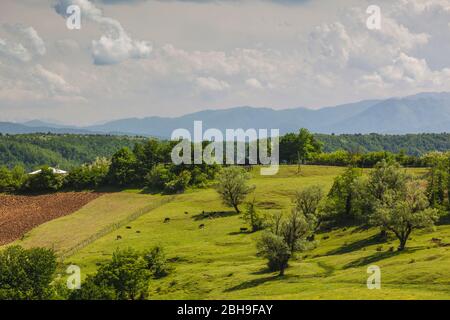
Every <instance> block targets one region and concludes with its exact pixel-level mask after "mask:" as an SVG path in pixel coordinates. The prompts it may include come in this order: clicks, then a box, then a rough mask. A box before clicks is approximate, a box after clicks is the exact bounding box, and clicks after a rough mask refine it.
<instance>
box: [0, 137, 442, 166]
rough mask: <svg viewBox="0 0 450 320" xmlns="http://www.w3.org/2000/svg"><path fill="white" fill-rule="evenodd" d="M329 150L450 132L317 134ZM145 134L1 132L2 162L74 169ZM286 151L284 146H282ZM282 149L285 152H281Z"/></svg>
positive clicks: (424, 145) (409, 146) (410, 151)
mask: <svg viewBox="0 0 450 320" xmlns="http://www.w3.org/2000/svg"><path fill="white" fill-rule="evenodd" d="M315 138H316V139H317V140H318V141H321V142H322V144H323V148H322V151H323V152H326V153H330V152H334V151H338V150H346V151H349V152H351V153H366V152H373V151H389V152H392V153H405V154H406V155H412V156H420V155H423V154H425V153H427V152H430V151H447V150H450V134H448V133H441V134H432V133H430V134H428V133H427V134H407V135H380V134H367V135H362V134H351V135H350V134H344V135H325V134H315ZM145 139H146V138H143V137H129V136H109V135H78V134H20V135H1V134H0V166H2V165H6V166H8V167H10V168H12V167H13V166H15V165H18V164H20V165H23V166H24V167H25V168H26V169H27V170H32V169H35V168H37V167H39V166H41V165H49V166H59V167H61V168H63V169H72V168H74V167H77V166H79V165H81V164H83V163H90V162H92V161H94V160H95V159H96V158H97V157H106V158H110V157H111V156H112V155H113V154H114V153H115V152H116V151H117V150H119V149H121V148H123V147H128V148H130V149H133V147H134V145H135V144H136V142H141V141H143V140H145ZM281 151H283V150H281ZM281 153H283V152H281Z"/></svg>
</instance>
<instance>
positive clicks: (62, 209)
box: [0, 192, 102, 245]
mask: <svg viewBox="0 0 450 320" xmlns="http://www.w3.org/2000/svg"><path fill="white" fill-rule="evenodd" d="M101 195H102V194H101V193H94V192H64V193H55V194H45V195H38V196H13V195H0V245H4V244H7V243H9V242H12V241H14V240H16V239H20V238H21V237H22V236H23V235H24V234H25V233H27V232H28V231H30V230H31V229H33V228H34V227H36V226H38V225H40V224H43V223H44V222H47V221H50V220H53V219H56V218H59V217H62V216H65V215H68V214H71V213H73V212H75V211H77V210H78V209H80V208H81V207H83V206H84V205H86V204H87V203H88V202H90V201H92V200H94V199H96V198H98V197H99V196H101Z"/></svg>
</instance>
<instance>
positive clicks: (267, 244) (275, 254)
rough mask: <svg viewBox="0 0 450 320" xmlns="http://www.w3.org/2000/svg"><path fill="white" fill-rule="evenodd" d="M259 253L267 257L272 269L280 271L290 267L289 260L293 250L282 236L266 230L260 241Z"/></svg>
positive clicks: (268, 264) (281, 273)
mask: <svg viewBox="0 0 450 320" xmlns="http://www.w3.org/2000/svg"><path fill="white" fill-rule="evenodd" d="M257 247H258V255H260V256H262V257H264V258H266V259H267V260H268V261H267V266H268V268H269V270H270V271H280V275H283V274H284V270H285V269H286V268H287V267H288V261H289V259H290V257H291V251H290V249H289V247H288V245H287V244H286V242H285V241H284V239H283V237H282V236H279V235H276V234H274V233H271V232H265V233H264V234H263V235H262V237H261V239H260V240H259V241H258V245H257Z"/></svg>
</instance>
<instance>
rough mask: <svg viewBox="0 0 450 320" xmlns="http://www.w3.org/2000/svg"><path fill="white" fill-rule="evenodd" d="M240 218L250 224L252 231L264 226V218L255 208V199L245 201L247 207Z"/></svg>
mask: <svg viewBox="0 0 450 320" xmlns="http://www.w3.org/2000/svg"><path fill="white" fill-rule="evenodd" d="M242 218H243V219H244V220H245V221H246V222H247V223H248V224H249V225H250V227H251V228H252V232H256V231H258V230H261V229H263V228H264V219H263V218H262V217H261V215H260V214H259V212H258V211H257V210H256V204H255V199H253V201H250V202H247V207H246V210H245V211H244V214H243V216H242Z"/></svg>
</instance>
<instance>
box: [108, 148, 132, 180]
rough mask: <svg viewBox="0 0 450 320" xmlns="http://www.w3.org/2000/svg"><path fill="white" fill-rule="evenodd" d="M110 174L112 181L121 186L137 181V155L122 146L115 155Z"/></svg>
mask: <svg viewBox="0 0 450 320" xmlns="http://www.w3.org/2000/svg"><path fill="white" fill-rule="evenodd" d="M108 175H109V177H110V180H111V182H112V183H113V184H116V185H119V186H129V185H133V184H134V183H135V182H136V157H135V156H134V154H133V153H132V152H131V151H130V149H128V148H122V149H120V150H119V151H117V152H116V153H115V154H114V155H113V157H112V159H111V166H110V168H109V173H108Z"/></svg>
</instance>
